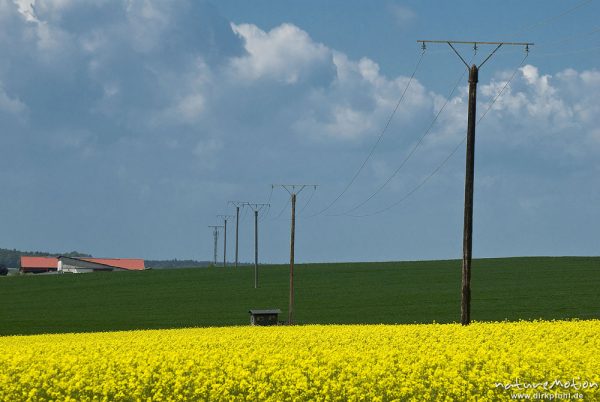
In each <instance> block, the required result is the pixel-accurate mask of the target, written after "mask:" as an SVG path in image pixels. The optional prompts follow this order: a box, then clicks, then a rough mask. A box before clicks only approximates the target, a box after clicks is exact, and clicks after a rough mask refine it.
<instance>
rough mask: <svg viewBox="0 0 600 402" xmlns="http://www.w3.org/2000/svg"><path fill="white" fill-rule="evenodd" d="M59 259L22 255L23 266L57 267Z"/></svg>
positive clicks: (33, 267)
mask: <svg viewBox="0 0 600 402" xmlns="http://www.w3.org/2000/svg"><path fill="white" fill-rule="evenodd" d="M57 266H58V259H57V258H56V257H26V256H21V268H32V269H35V268H38V269H50V268H54V269H56V268H57Z"/></svg>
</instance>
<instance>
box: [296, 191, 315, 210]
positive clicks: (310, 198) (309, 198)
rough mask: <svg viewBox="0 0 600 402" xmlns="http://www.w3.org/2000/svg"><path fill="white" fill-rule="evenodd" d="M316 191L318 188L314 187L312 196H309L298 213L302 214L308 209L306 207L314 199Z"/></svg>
mask: <svg viewBox="0 0 600 402" xmlns="http://www.w3.org/2000/svg"><path fill="white" fill-rule="evenodd" d="M316 192H317V188H316V187H313V191H312V193H310V197H308V200H307V201H306V203H305V204H304V206H303V207H302V208H301V209H300V211H298V215H302V212H303V211H304V210H305V209H306V207H308V204H310V201H311V200H312V199H313V197H314V196H315V193H316Z"/></svg>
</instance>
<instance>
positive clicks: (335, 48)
mask: <svg viewBox="0 0 600 402" xmlns="http://www.w3.org/2000/svg"><path fill="white" fill-rule="evenodd" d="M598 15H600V5H599V4H598V2H597V1H528V2H522V1H505V2H488V1H479V2H474V1H455V2H423V1H420V2H417V1H406V2H402V1H391V0H390V1H377V2H364V1H327V2H323V1H302V2H299V1H294V2H292V1H266V0H261V1H252V2H249V1H239V0H238V1H228V0H223V1H218V2H216V1H215V2H212V3H211V2H203V1H185V0H181V1H173V2H159V1H150V0H146V1H138V0H131V1H117V0H113V1H108V0H89V1H75V0H38V1H32V0H18V1H14V2H13V1H11V0H0V51H1V53H2V55H3V57H2V58H1V60H0V128H1V130H2V135H1V136H0V146H1V149H2V150H3V156H2V158H0V185H1V187H2V189H3V190H4V191H3V197H2V198H1V199H0V221H1V222H2V225H1V227H2V230H1V231H0V247H4V248H17V249H26V250H51V251H67V250H79V251H84V252H89V253H92V254H93V255H95V256H101V257H109V256H110V257H142V258H147V259H162V258H180V259H183V258H195V259H210V258H212V246H213V245H212V234H211V231H210V229H209V228H208V227H207V226H208V225H212V224H216V223H218V222H219V221H218V219H217V218H216V215H217V214H224V213H233V209H232V208H231V207H229V206H228V205H227V201H228V200H244V201H251V202H270V203H271V204H272V208H271V209H270V210H268V213H266V214H265V215H264V216H261V224H260V229H259V231H260V244H261V246H260V253H261V260H263V261H266V262H284V261H286V260H287V259H288V255H289V254H288V253H289V249H288V247H289V246H288V244H289V205H287V203H288V195H287V193H286V192H285V191H283V190H282V189H274V190H273V191H271V184H272V183H316V184H319V187H318V189H317V191H316V192H314V194H312V191H313V190H312V189H310V188H307V189H305V190H304V191H303V192H302V193H301V194H300V195H299V197H298V211H299V214H298V224H297V244H296V250H297V251H296V258H297V260H298V261H307V262H309V261H310V262H312V261H358V260H413V259H438V258H459V257H460V256H461V252H462V250H461V247H462V219H463V209H462V208H463V197H464V145H462V146H460V148H459V150H458V151H457V152H455V153H454V154H452V156H451V157H450V158H449V159H447V158H448V156H449V155H451V153H452V151H453V150H454V149H455V148H456V147H457V146H458V144H460V143H461V141H462V139H463V138H464V136H465V131H466V94H467V82H466V77H465V76H461V74H463V72H464V66H463V65H462V63H461V62H460V60H459V59H458V58H457V57H456V56H455V55H454V54H453V53H452V51H451V50H449V49H448V47H447V46H444V45H431V46H429V47H428V49H427V50H426V52H425V54H424V55H423V56H422V59H421V62H420V64H419V68H418V69H417V70H416V72H415V76H414V79H413V80H412V81H411V80H409V78H410V76H411V74H412V73H413V72H414V71H415V66H416V65H417V62H418V60H419V58H420V56H421V50H420V48H419V46H418V45H417V43H416V40H417V39H454V40H481V41H496V40H503V41H528V42H535V46H533V47H532V49H531V52H530V54H529V56H528V57H527V58H526V59H524V53H523V49H522V48H518V47H510V48H509V47H507V48H502V49H500V50H499V51H498V53H497V54H496V55H495V56H494V57H493V58H492V59H490V61H489V62H488V63H486V65H485V66H484V67H483V68H482V70H481V72H480V77H479V78H480V79H479V92H478V116H479V117H481V116H482V115H483V114H485V116H484V117H483V118H482V120H481V121H480V123H479V124H478V127H477V145H476V146H477V149H476V170H475V206H474V242H473V253H474V256H475V257H495V256H510V255H598V249H599V246H600V240H599V239H600V236H599V235H600V233H599V231H598V222H599V221H600V219H599V218H600V213H599V212H598V207H597V206H598V205H599V202H600V186H599V184H600V183H599V181H600V179H599V177H600V176H599V173H600V162H599V159H598V157H597V155H598V152H599V151H600V128H599V127H600V125H599V123H600V95H599V94H600V91H599V90H600V70H599V69H598V62H599V61H600V53H599V52H600V24H598V22H597V16H598ZM491 50H492V48H489V47H485V46H481V47H480V48H479V50H478V52H477V54H476V55H474V54H473V51H472V49H471V48H469V47H468V46H462V47H460V51H461V52H462V53H463V54H464V56H465V58H467V59H468V60H471V59H473V60H474V61H479V62H480V61H481V60H482V58H484V57H485V56H486V55H487V54H488V53H489V52H490V51H491ZM509 81H510V82H509ZM409 82H410V84H409ZM457 83H458V85H456V84H457ZM507 83H508V84H507ZM503 88H504V91H503V92H502V94H501V96H500V97H498V99H497V100H496V102H495V103H494V104H493V105H492V106H491V107H489V105H490V102H491V100H492V99H494V98H495V97H496V96H497V94H498V93H500V92H501V91H502V90H503ZM453 89H454V90H453ZM404 90H406V95H405V97H404V98H403V100H402V102H400V104H399V107H398V110H397V112H396V113H395V114H394V116H393V119H392V120H391V121H390V124H389V127H388V128H387V130H386V131H385V133H384V135H383V136H382V137H381V141H380V142H379V144H378V146H377V147H376V148H375V151H374V152H373V154H372V156H371V157H370V158H369V159H368V160H367V163H366V164H365V165H364V169H362V170H361V172H360V174H359V175H358V177H357V179H356V180H355V181H354V182H353V184H352V186H350V187H349V188H348V191H346V192H344V193H343V195H342V196H341V197H340V198H339V200H338V201H337V202H335V203H334V204H333V205H332V206H331V207H330V208H329V209H327V210H326V211H324V212H323V213H321V214H317V213H318V212H319V211H322V210H323V209H324V208H325V207H327V206H328V205H330V204H331V202H332V201H333V200H334V199H336V197H337V196H338V195H339V194H340V193H341V192H342V191H343V190H344V188H345V187H346V186H347V184H348V183H349V182H350V180H351V179H352V177H353V176H354V175H355V173H356V172H357V170H358V169H359V168H360V166H361V164H362V163H363V161H365V158H367V155H369V152H370V150H371V148H372V147H373V145H374V144H375V143H376V142H377V140H378V138H379V136H380V134H381V133H382V130H383V129H384V127H385V125H386V122H387V121H388V119H389V117H390V115H391V114H392V112H393V110H394V108H395V106H396V105H397V104H398V100H399V99H400V97H401V95H402V93H403V91H404ZM488 107H489V111H487V113H486V110H487V109H488ZM440 110H442V111H441V113H439V111H440ZM438 113H439V117H438V118H437V120H435V123H434V124H433V125H432V126H431V129H429V131H428V130H427V129H428V127H429V126H430V125H431V123H432V121H433V120H434V118H435V116H436V115H437V114H438ZM421 138H422V140H421ZM413 150H414V152H413ZM408 155H410V157H408ZM405 160H406V162H403V161H405ZM445 160H447V162H446V163H444V164H443V166H442V167H441V168H439V169H438V167H439V166H440V165H441V164H442V162H443V161H445ZM400 166H402V167H401V168H399V167H400ZM395 171H397V174H395V175H394V172H395ZM390 177H392V178H391V180H390ZM388 180H389V184H388V185H386V186H385V187H383V189H382V190H381V191H380V192H378V193H377V194H376V195H375V196H374V197H372V198H371V199H370V200H369V201H368V202H366V203H364V205H362V206H361V207H360V208H356V209H353V208H354V207H355V206H356V205H359V204H363V202H364V201H365V200H366V199H367V198H369V197H370V196H371V195H372V194H373V193H374V192H376V190H377V189H378V188H380V187H381V186H382V184H383V183H386V182H387V181H388ZM422 183H424V184H422ZM421 184H422V185H421ZM415 188H418V189H417V190H416V191H414V189H415ZM407 195H408V196H407ZM308 201H310V202H309V203H308V204H307V202H308ZM394 204H397V205H395V206H393V207H391V208H389V209H387V208H388V207H390V206H392V205H394ZM384 209H385V211H384V212H381V213H379V211H382V210H384ZM349 210H353V211H352V212H351V213H348V211H349ZM263 212H266V211H263ZM315 215H316V216H315ZM349 215H370V216H366V217H355V216H349ZM242 217H243V218H242V220H241V226H240V258H241V259H242V260H244V261H250V260H251V259H252V258H253V254H252V252H253V243H252V242H253V240H252V234H253V228H252V219H251V216H250V213H249V212H248V211H244V212H243V213H242ZM229 228H230V231H229V233H228V237H229V240H230V241H229V243H228V249H229V250H233V246H234V243H233V241H232V240H233V238H234V236H233V230H232V228H233V225H232V222H230V225H229ZM221 247H222V244H220V251H219V254H220V253H221V250H222V248H221ZM231 257H232V253H231V254H230V258H231Z"/></svg>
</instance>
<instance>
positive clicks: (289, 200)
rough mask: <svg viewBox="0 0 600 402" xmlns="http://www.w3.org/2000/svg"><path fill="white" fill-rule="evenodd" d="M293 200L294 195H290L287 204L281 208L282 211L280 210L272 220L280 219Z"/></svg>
mask: <svg viewBox="0 0 600 402" xmlns="http://www.w3.org/2000/svg"><path fill="white" fill-rule="evenodd" d="M291 201H292V196H289V197H288V200H287V202H286V203H285V205H284V206H283V208H281V211H279V213H278V214H277V216H275V217H274V218H273V219H272V220H274V221H275V220H279V217H281V215H282V214H283V211H285V210H286V209H287V206H288V205H290V202H291Z"/></svg>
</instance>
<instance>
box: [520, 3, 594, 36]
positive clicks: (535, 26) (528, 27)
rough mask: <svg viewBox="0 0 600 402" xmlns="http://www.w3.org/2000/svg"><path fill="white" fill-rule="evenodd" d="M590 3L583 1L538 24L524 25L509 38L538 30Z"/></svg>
mask: <svg viewBox="0 0 600 402" xmlns="http://www.w3.org/2000/svg"><path fill="white" fill-rule="evenodd" d="M591 2H592V0H584V1H582V2H581V3H578V4H576V5H574V6H573V7H571V8H569V9H567V10H565V11H563V12H562V13H560V14H558V15H555V16H552V17H548V18H545V19H543V20H541V21H538V22H536V23H534V24H530V25H526V26H525V27H523V28H520V29H519V30H518V31H516V32H515V33H513V34H511V35H509V36H513V37H514V36H517V35H519V34H521V33H523V32H527V31H531V30H532V29H534V28H538V27H540V26H543V25H547V24H549V23H551V22H554V21H555V20H557V19H559V18H562V17H564V16H565V15H568V14H570V13H572V12H573V11H575V10H577V9H579V8H581V7H583V6H585V5H587V4H589V3H591Z"/></svg>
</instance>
